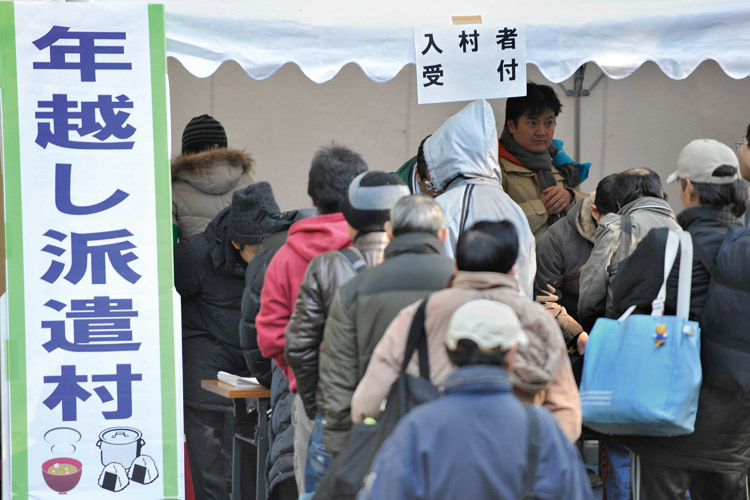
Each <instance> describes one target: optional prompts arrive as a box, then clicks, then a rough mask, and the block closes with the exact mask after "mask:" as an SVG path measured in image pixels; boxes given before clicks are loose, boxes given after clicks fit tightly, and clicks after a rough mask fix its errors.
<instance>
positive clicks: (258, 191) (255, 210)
mask: <svg viewBox="0 0 750 500" xmlns="http://www.w3.org/2000/svg"><path fill="white" fill-rule="evenodd" d="M279 214H280V212H279V206H278V205H277V204H276V200H275V199H274V197H273V191H271V185H270V184H269V183H267V182H256V183H255V184H250V185H249V186H248V187H246V188H245V189H242V190H240V191H235V192H234V194H233V195H232V212H231V213H230V214H229V239H230V240H231V241H234V242H237V243H238V244H240V245H255V244H257V243H260V242H262V241H263V240H264V239H265V238H266V237H267V236H270V235H271V234H272V233H273V231H272V227H273V226H274V224H273V222H274V221H275V220H276V219H277V218H278V217H277V216H278V215H279Z"/></svg>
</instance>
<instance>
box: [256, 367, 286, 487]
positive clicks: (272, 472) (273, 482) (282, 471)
mask: <svg viewBox="0 0 750 500" xmlns="http://www.w3.org/2000/svg"><path fill="white" fill-rule="evenodd" d="M293 401H294V396H293V395H292V393H291V392H289V381H288V380H287V379H286V377H285V376H284V373H283V372H282V371H281V369H280V368H279V367H278V366H276V364H274V365H273V368H272V382H271V408H272V410H273V411H272V413H271V425H270V426H269V429H268V455H266V464H265V465H266V484H267V485H268V496H267V497H266V498H278V497H277V496H276V492H275V491H274V489H276V487H277V486H278V485H279V484H280V483H281V482H282V481H285V480H288V481H290V482H291V483H294V427H292V402H293ZM258 500H262V499H258ZM284 500H288V499H284Z"/></svg>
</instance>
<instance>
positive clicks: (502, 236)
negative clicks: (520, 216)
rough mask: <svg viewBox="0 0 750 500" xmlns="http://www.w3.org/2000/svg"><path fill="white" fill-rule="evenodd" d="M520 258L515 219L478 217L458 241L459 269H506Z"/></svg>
mask: <svg viewBox="0 0 750 500" xmlns="http://www.w3.org/2000/svg"><path fill="white" fill-rule="evenodd" d="M517 258H518V231H516V227H515V226H514V225H513V223H512V222H510V221H508V220H501V221H479V222H477V223H475V224H474V225H473V226H471V227H470V228H469V229H467V230H466V231H464V232H463V233H462V234H461V236H459V238H458V243H457V244H456V267H458V269H459V270H460V271H479V272H483V271H489V272H495V273H507V272H508V271H510V270H511V268H512V267H513V265H514V264H515V263H516V259H517Z"/></svg>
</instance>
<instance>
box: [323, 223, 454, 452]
mask: <svg viewBox="0 0 750 500" xmlns="http://www.w3.org/2000/svg"><path fill="white" fill-rule="evenodd" d="M441 247H442V245H441V244H440V241H439V240H438V239H437V237H436V236H433V235H431V234H427V233H405V234H401V235H399V236H396V237H395V238H394V239H393V240H392V241H391V243H390V244H389V245H388V247H387V248H386V249H385V260H384V262H383V263H382V264H380V265H379V266H376V267H374V268H372V269H368V270H367V271H365V272H363V273H361V274H359V275H357V276H356V277H355V278H352V280H351V281H349V282H348V283H346V284H345V285H344V286H342V287H341V288H339V290H338V292H336V295H335V296H334V299H333V303H332V304H331V308H330V310H329V314H328V319H327V321H326V326H325V333H324V335H323V336H324V338H325V341H324V342H323V348H322V350H321V353H320V372H319V375H320V380H319V381H318V387H319V390H320V393H321V397H322V400H323V408H322V410H323V411H322V413H323V416H324V417H325V419H326V423H325V425H324V427H323V439H324V441H325V445H326V449H327V450H328V451H329V452H331V453H332V454H335V453H338V452H339V451H341V450H342V449H343V447H344V444H345V443H346V441H347V439H348V437H349V430H350V428H351V414H350V409H351V399H352V395H353V394H354V390H355V389H356V388H357V383H358V382H359V381H360V380H362V377H363V376H364V374H365V370H366V369H367V364H368V363H369V361H370V356H371V355H372V351H373V350H374V349H375V346H376V345H377V343H378V341H379V340H380V339H381V337H382V336H383V333H384V332H385V330H386V328H388V325H389V324H390V323H391V321H392V320H393V318H395V317H396V315H397V314H398V313H399V311H400V310H401V309H402V308H404V307H406V306H408V305H410V304H413V303H414V302H416V301H418V300H420V299H423V298H425V297H426V296H428V295H429V294H430V293H431V292H434V291H436V290H441V289H443V288H445V286H446V284H447V283H448V279H449V278H450V276H451V274H453V271H454V270H455V267H454V263H453V260H452V259H449V258H448V257H445V256H444V255H441V254H440V252H441Z"/></svg>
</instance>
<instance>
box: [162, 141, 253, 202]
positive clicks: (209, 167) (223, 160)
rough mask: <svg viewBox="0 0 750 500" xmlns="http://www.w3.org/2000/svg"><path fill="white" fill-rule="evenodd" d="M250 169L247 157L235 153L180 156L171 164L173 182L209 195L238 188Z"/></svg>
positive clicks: (219, 151) (225, 150)
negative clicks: (242, 177) (181, 182)
mask: <svg viewBox="0 0 750 500" xmlns="http://www.w3.org/2000/svg"><path fill="white" fill-rule="evenodd" d="M252 168H253V159H252V157H250V155H249V154H247V153H245V152H244V151H240V150H237V149H228V148H219V149H209V150H207V151H201V152H200V153H195V154H186V155H180V156H178V157H177V158H175V159H173V160H172V179H173V180H175V179H179V180H181V181H184V182H186V183H188V184H190V185H192V186H194V187H195V188H197V189H198V190H200V191H202V192H204V193H209V194H223V193H226V192H227V191H229V190H230V189H232V188H233V187H234V186H236V185H237V182H238V181H239V179H240V176H242V175H243V174H244V173H245V172H248V173H249V172H250V171H251V170H252Z"/></svg>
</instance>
